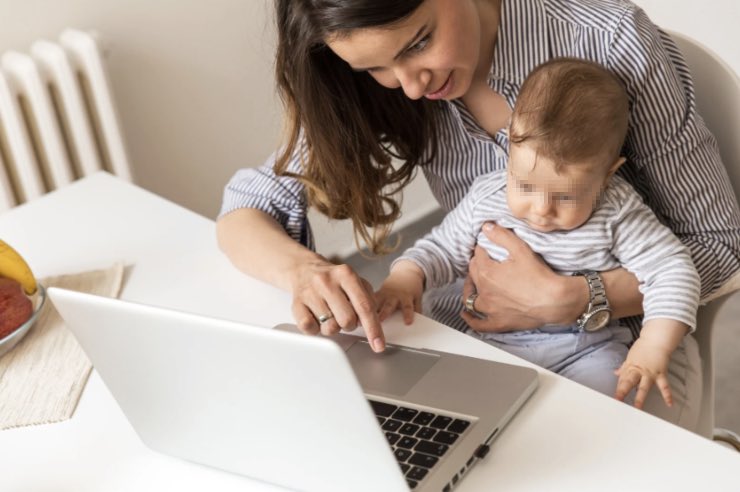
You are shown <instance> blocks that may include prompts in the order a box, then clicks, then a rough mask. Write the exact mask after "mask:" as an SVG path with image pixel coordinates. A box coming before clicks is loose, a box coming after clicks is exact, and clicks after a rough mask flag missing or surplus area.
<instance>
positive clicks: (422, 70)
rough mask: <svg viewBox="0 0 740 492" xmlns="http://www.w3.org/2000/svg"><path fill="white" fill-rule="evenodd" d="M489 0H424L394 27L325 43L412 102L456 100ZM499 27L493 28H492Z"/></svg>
mask: <svg viewBox="0 0 740 492" xmlns="http://www.w3.org/2000/svg"><path fill="white" fill-rule="evenodd" d="M491 4H492V3H491V2H490V1H486V0H426V1H425V2H423V3H422V4H421V5H420V6H419V8H417V9H416V10H415V11H414V13H413V14H412V15H411V16H410V17H409V18H407V19H405V20H404V21H403V22H400V23H398V24H394V25H392V26H391V27H383V28H367V29H356V30H354V31H350V33H349V34H348V35H341V36H339V35H335V36H332V37H330V38H328V39H326V40H325V41H326V44H327V45H328V46H329V48H331V50H332V51H334V53H336V54H337V56H339V57H340V58H342V59H343V60H344V61H346V62H347V63H348V64H349V65H350V67H351V68H352V69H353V70H356V71H359V72H367V73H368V74H370V75H371V76H372V77H373V78H374V79H375V80H377V81H378V83H380V84H381V85H383V86H384V87H388V88H389V89H395V88H399V87H400V88H402V89H403V91H404V93H405V94H406V96H408V97H409V98H411V99H419V98H421V97H426V98H429V99H446V100H450V99H455V98H459V97H461V96H463V95H464V94H465V93H466V92H467V90H468V88H469V87H470V84H471V81H472V79H473V74H474V73H475V71H476V68H477V66H478V62H479V56H480V45H481V18H480V12H479V9H480V7H481V5H485V7H486V9H487V11H488V10H490V7H491ZM494 28H495V26H494Z"/></svg>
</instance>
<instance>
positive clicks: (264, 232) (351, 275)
mask: <svg viewBox="0 0 740 492" xmlns="http://www.w3.org/2000/svg"><path fill="white" fill-rule="evenodd" d="M216 234H217V239H218V244H219V246H220V248H221V249H222V250H223V251H224V253H226V256H228V257H229V259H230V260H231V262H232V263H233V264H234V265H235V266H236V267H237V268H238V269H239V270H241V271H242V272H244V273H246V274H247V275H250V276H252V277H255V278H258V279H260V280H263V281H265V282H268V283H270V284H272V285H275V286H276V287H278V288H281V289H283V290H287V291H289V292H291V293H292V294H293V306H292V309H293V316H294V317H295V320H296V324H297V325H298V328H299V329H300V330H301V331H302V332H304V333H310V334H315V333H318V332H319V330H320V331H321V332H322V333H323V334H325V335H330V334H333V333H337V332H338V331H339V330H340V329H347V330H351V329H354V328H355V326H356V324H357V322H358V321H359V323H360V324H361V325H362V327H363V328H364V329H365V333H366V335H367V338H368V340H369V341H370V343H371V346H372V347H373V349H374V350H376V351H378V352H380V351H382V350H383V349H384V348H385V338H384V336H383V331H382V329H381V327H380V322H379V320H378V316H377V314H376V312H375V311H376V310H375V303H374V298H373V290H372V287H371V286H370V284H369V283H368V282H367V281H366V280H364V279H362V278H360V277H359V276H358V275H357V274H356V273H355V272H354V271H352V269H351V268H350V267H349V266H347V265H334V264H332V263H331V262H329V261H328V260H326V259H325V258H324V257H322V256H321V255H319V254H317V253H314V252H313V251H311V250H310V249H308V248H306V247H305V246H303V245H301V244H300V243H298V242H296V241H294V240H293V239H292V238H291V237H290V236H288V235H287V234H286V232H285V230H284V229H283V228H282V227H281V225H280V224H278V222H277V221H275V219H273V218H272V217H271V216H270V215H268V214H267V213H265V212H263V211H261V210H257V209H252V208H241V209H237V210H234V211H232V212H230V213H227V214H225V215H223V216H221V217H220V218H219V219H218V221H217V223H216ZM329 313H330V314H332V315H333V318H331V319H329V320H328V321H325V322H324V323H321V324H320V323H319V322H318V320H317V318H318V317H319V316H322V315H325V314H329Z"/></svg>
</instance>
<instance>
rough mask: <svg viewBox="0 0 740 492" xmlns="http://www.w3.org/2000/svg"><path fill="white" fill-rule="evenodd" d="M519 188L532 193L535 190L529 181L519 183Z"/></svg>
mask: <svg viewBox="0 0 740 492" xmlns="http://www.w3.org/2000/svg"><path fill="white" fill-rule="evenodd" d="M519 190H521V191H522V192H524V193H532V192H533V191H534V186H532V185H531V184H527V183H519Z"/></svg>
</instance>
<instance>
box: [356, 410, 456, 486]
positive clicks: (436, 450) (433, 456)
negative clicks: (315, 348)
mask: <svg viewBox="0 0 740 492" xmlns="http://www.w3.org/2000/svg"><path fill="white" fill-rule="evenodd" d="M368 401H369V402H370V405H371V406H372V407H373V411H374V412H375V416H376V417H377V418H378V422H379V423H380V426H381V427H382V428H383V431H385V437H386V438H387V439H388V443H389V444H390V445H391V448H393V455H394V456H395V457H396V460H397V461H398V464H399V465H400V466H401V470H402V471H403V474H404V476H405V477H406V481H407V482H408V484H409V487H410V488H412V489H413V488H415V487H416V486H417V485H418V484H419V482H421V481H422V480H424V477H426V476H427V474H428V473H429V471H430V470H431V468H432V467H434V465H436V464H437V463H438V462H439V460H440V459H442V457H443V456H444V455H445V454H446V453H447V451H448V450H449V449H450V447H452V446H453V445H454V444H455V442H456V441H457V440H458V438H459V437H460V435H461V434H462V433H463V432H465V429H467V428H468V427H469V426H470V422H469V421H467V420H463V419H457V418H453V417H448V416H446V415H440V414H437V413H431V412H424V411H419V410H415V409H413V408H408V407H401V406H398V405H393V404H390V403H385V402H380V401H373V400H368Z"/></svg>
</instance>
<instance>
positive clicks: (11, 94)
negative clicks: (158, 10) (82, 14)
mask: <svg viewBox="0 0 740 492" xmlns="http://www.w3.org/2000/svg"><path fill="white" fill-rule="evenodd" d="M100 169H105V170H107V171H109V172H111V173H113V174H116V175H118V176H120V177H121V178H123V179H126V180H128V181H130V180H131V171H130V166H129V163H128V157H127V155H126V151H125V146H124V143H123V138H122V134H121V129H120V124H119V122H118V115H117V112H116V109H115V105H114V102H113V98H112V93H111V89H110V83H109V80H108V77H107V73H106V70H105V66H104V64H103V57H102V54H101V50H100V48H99V46H98V43H97V41H96V35H95V34H92V33H88V32H83V31H78V30H72V29H68V30H66V31H64V32H63V33H62V35H61V36H60V42H59V43H53V42H50V41H45V40H39V41H36V42H35V43H34V44H33V45H32V46H31V50H30V54H25V53H20V52H16V51H9V52H6V53H4V54H3V55H2V57H1V58H0V212H1V211H3V210H7V209H9V208H11V207H13V206H16V205H18V204H21V203H25V202H27V201H30V200H33V199H35V198H38V197H39V196H41V195H43V194H44V193H46V192H49V191H52V190H55V189H57V188H60V187H62V186H66V185H67V184H69V183H71V182H72V181H74V180H76V179H78V178H80V177H83V176H87V175H89V174H91V173H94V172H97V171H99V170H100Z"/></svg>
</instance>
